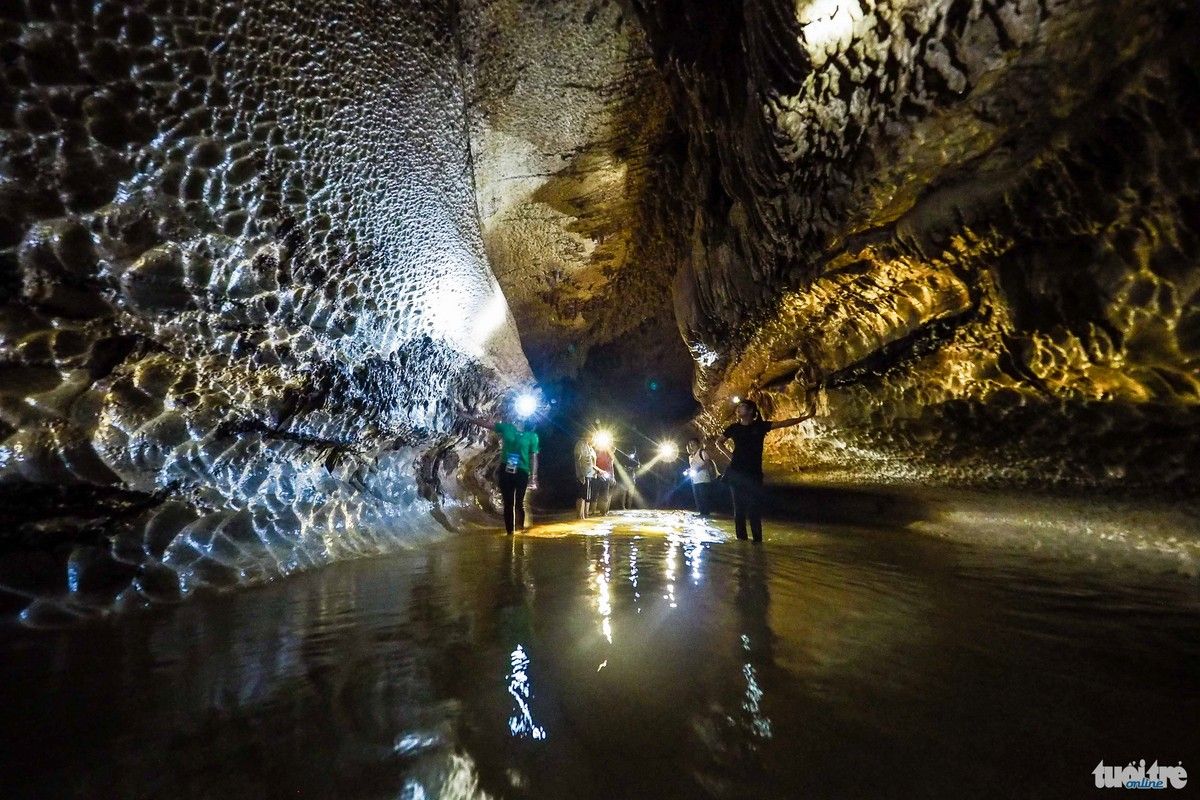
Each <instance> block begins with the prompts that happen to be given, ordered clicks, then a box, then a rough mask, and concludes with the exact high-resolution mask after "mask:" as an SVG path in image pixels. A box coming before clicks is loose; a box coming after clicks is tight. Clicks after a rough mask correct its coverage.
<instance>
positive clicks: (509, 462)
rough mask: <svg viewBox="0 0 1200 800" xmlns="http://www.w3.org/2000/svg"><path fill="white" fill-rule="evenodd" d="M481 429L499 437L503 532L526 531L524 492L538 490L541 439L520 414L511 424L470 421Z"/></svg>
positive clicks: (475, 419)
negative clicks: (539, 440)
mask: <svg viewBox="0 0 1200 800" xmlns="http://www.w3.org/2000/svg"><path fill="white" fill-rule="evenodd" d="M468 420H469V421H470V422H472V423H474V424H476V425H478V426H479V427H481V428H487V429H488V430H492V431H495V432H496V433H497V434H499V436H500V470H499V472H498V473H497V475H496V483H498V484H499V485H500V500H501V505H502V506H503V507H504V531H505V532H506V533H507V534H508V535H509V536H512V535H513V532H514V531H517V530H525V490H526V489H536V488H537V474H538V451H539V449H540V447H539V444H538V435H537V432H536V431H533V430H531V429H530V425H529V421H528V420H526V419H525V418H524V417H522V416H521V415H519V414H514V415H513V421H512V422H500V421H499V420H498V419H496V418H494V417H493V418H491V419H489V418H487V417H468Z"/></svg>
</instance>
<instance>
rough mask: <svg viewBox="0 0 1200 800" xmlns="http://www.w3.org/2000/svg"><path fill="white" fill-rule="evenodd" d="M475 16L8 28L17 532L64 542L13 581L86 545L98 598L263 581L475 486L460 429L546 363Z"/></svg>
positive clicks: (12, 476) (13, 534)
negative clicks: (472, 36) (470, 105)
mask: <svg viewBox="0 0 1200 800" xmlns="http://www.w3.org/2000/svg"><path fill="white" fill-rule="evenodd" d="M451 12H452V9H449V8H447V7H446V6H445V4H442V3H436V2H429V3H421V4H417V6H412V5H410V4H399V3H396V4H392V3H383V4H379V3H367V2H353V1H352V0H336V1H335V2H330V3H305V4H300V6H298V7H297V6H296V4H294V3H287V2H278V1H276V0H259V1H258V2H250V3H242V2H217V1H216V0H213V1H212V2H201V3H166V2H147V3H135V2H128V3H127V2H99V3H94V4H93V3H86V4H81V3H66V2H61V3H60V2H54V3H51V2H44V1H43V0H28V2H24V3H21V2H18V3H15V4H7V5H6V6H5V7H4V9H3V10H2V11H0V17H2V18H3V22H0V25H2V32H3V39H4V40H5V42H6V44H5V50H4V61H5V69H4V73H3V84H2V86H0V98H2V105H0V124H2V125H3V136H4V139H3V149H2V157H3V167H2V170H3V172H2V174H3V181H2V183H0V236H2V237H3V241H0V247H3V250H2V253H3V255H2V258H3V261H2V262H0V287H2V290H3V296H2V298H0V299H2V300H3V306H2V308H0V440H2V443H0V492H3V494H2V495H0V497H2V498H3V499H2V501H0V502H2V504H3V507H4V510H3V512H2V513H0V519H3V521H4V523H5V527H6V530H5V532H4V534H3V535H4V537H5V539H6V541H5V542H4V545H5V548H6V549H10V548H13V547H15V548H19V549H25V548H27V547H28V548H32V549H33V550H34V551H35V552H36V553H37V557H36V558H35V557H34V556H29V555H26V556H25V557H23V558H22V559H19V560H17V561H16V563H15V565H14V562H13V561H12V560H11V559H10V561H9V568H8V569H6V570H5V574H4V575H3V576H2V578H0V583H3V584H4V585H5V586H6V587H7V588H8V589H9V590H10V592H12V591H15V592H17V593H18V594H21V593H23V590H25V589H26V588H30V591H33V589H36V591H38V592H41V591H43V590H44V589H45V580H44V575H43V574H42V573H47V574H56V573H57V572H58V567H57V565H58V564H59V562H61V561H62V560H63V559H64V558H65V560H66V562H67V569H66V570H63V571H62V573H61V574H62V575H64V576H65V578H64V579H60V580H59V583H62V581H63V580H65V583H62V585H61V586H60V587H59V588H61V589H62V590H64V591H68V592H70V593H71V595H72V596H74V597H76V598H77V599H78V600H79V601H80V602H81V603H82V602H83V601H84V600H87V599H89V598H90V599H93V600H95V601H96V602H99V603H101V604H103V603H105V602H107V601H110V600H111V599H112V595H113V594H114V593H115V592H118V591H122V590H123V589H124V591H123V593H122V595H121V597H120V600H121V602H122V603H129V604H137V603H140V602H142V601H143V600H144V599H145V598H146V597H164V596H165V597H171V596H176V595H178V593H179V592H180V591H183V592H187V591H189V590H190V589H192V588H194V587H196V586H199V585H218V586H220V585H229V584H235V583H241V582H245V581H248V580H253V579H256V578H262V577H268V576H270V575H274V574H278V573H280V572H284V573H286V572H288V571H291V570H293V569H297V568H300V567H304V566H307V565H313V564H321V563H324V562H327V561H329V560H330V559H333V558H338V557H344V556H347V555H354V554H358V553H366V552H376V551H378V550H379V549H381V548H383V547H386V546H388V545H389V544H391V543H393V542H395V541H397V540H399V539H402V538H403V537H404V536H405V535H406V533H407V532H406V531H405V530H404V528H405V526H406V525H411V526H414V527H421V526H423V525H425V524H426V523H425V521H426V520H428V519H429V518H428V515H427V513H425V512H426V511H428V510H429V509H430V507H431V505H433V506H436V505H437V504H438V497H439V494H441V495H445V496H448V497H449V498H450V499H451V500H453V498H454V497H455V496H456V494H457V493H456V492H455V491H454V489H453V486H452V485H451V484H453V483H454V481H455V476H456V474H457V472H459V471H460V470H456V469H454V467H455V465H456V464H458V462H459V460H460V459H461V458H464V457H468V458H469V457H470V456H472V455H474V454H475V453H476V452H477V451H478V447H477V446H473V443H472V442H471V441H470V440H466V439H464V437H463V433H464V431H462V430H461V429H460V428H459V427H458V426H457V424H456V419H457V413H458V412H459V411H460V410H461V409H462V408H463V407H471V408H480V407H486V406H487V405H488V404H489V403H492V402H494V401H495V400H496V398H497V397H498V396H499V393H500V392H501V391H502V390H503V389H504V388H505V387H506V386H508V385H510V384H514V383H518V382H521V381H523V380H524V379H526V378H527V377H528V374H529V373H528V367H527V365H526V362H525V359H524V356H523V355H522V353H521V350H520V345H519V342H518V339H517V336H516V332H515V329H514V327H513V324H512V320H511V317H510V315H509V314H508V310H507V305H506V303H505V300H504V297H503V295H502V293H501V291H500V289H499V287H498V285H497V283H496V281H495V279H494V278H493V277H492V275H491V273H490V272H489V270H488V268H487V265H486V263H485V260H484V254H483V246H482V240H481V238H480V235H479V225H478V221H477V218H476V210H475V200H474V189H473V184H472V175H471V169H470V160H469V149H468V146H467V135H466V117H465V113H464V98H463V93H462V84H461V80H460V74H461V70H460V62H459V49H458V40H457V38H456V30H457V19H456V17H455V16H454V15H453V14H452V13H451ZM31 559H32V561H31ZM39 581H40V582H39ZM26 584H30V586H29V587H27V586H26ZM125 587H129V588H125ZM63 609H74V610H79V606H78V605H76V606H71V605H66V606H62V607H56V610H55V613H57V611H61V610H63ZM26 613H27V616H30V617H32V618H37V617H38V616H39V615H45V613H49V612H46V610H45V609H40V608H39V607H37V606H35V607H33V608H32V609H30V611H28V612H26Z"/></svg>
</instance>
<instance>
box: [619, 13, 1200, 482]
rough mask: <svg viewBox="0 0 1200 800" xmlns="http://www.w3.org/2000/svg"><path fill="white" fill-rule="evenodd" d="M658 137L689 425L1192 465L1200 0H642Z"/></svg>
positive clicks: (881, 445)
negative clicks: (669, 211)
mask: <svg viewBox="0 0 1200 800" xmlns="http://www.w3.org/2000/svg"><path fill="white" fill-rule="evenodd" d="M637 6H638V8H639V11H640V16H641V19H642V20H643V21H644V24H645V25H646V28H647V31H648V39H649V41H650V42H651V44H652V49H653V51H654V53H655V59H656V63H657V64H658V66H659V68H660V69H661V70H662V72H663V74H664V75H665V76H666V80H667V83H668V86H669V90H670V92H671V96H672V98H673V107H674V109H675V112H676V114H677V115H678V117H679V118H680V119H681V120H682V122H681V125H682V126H683V127H684V129H685V130H686V132H687V145H686V152H685V153H684V154H683V155H682V156H681V157H680V163H681V164H682V167H681V172H682V173H683V175H684V180H683V188H682V191H681V192H680V196H681V198H682V202H683V204H684V207H685V210H684V211H683V212H682V213H680V214H679V215H678V216H679V218H680V219H681V220H682V222H681V224H680V225H679V226H678V230H679V237H678V238H679V239H680V240H681V241H685V242H686V243H687V244H686V245H684V246H683V247H681V249H680V251H679V252H678V253H677V258H678V261H679V265H680V268H679V270H678V273H677V275H676V279H675V284H674V301H675V308H676V312H677V316H678V321H679V325H680V330H681V332H682V334H683V336H684V338H685V340H686V342H687V344H688V346H689V348H690V350H691V352H692V354H693V356H694V357H695V359H696V361H697V364H698V365H699V370H698V376H697V382H696V387H697V394H698V397H699V398H700V399H701V400H702V401H703V402H704V403H705V406H706V414H705V416H704V418H703V422H704V424H705V425H706V426H707V427H709V429H717V428H719V427H720V426H721V425H722V424H723V423H724V422H727V421H728V419H729V418H730V416H731V414H732V404H731V402H730V401H731V399H732V398H733V397H735V396H747V395H751V396H754V397H756V398H758V399H759V400H760V401H761V402H762V404H763V405H764V406H765V407H766V408H767V410H768V411H769V412H770V413H772V414H774V415H775V416H777V417H778V416H785V415H790V414H792V413H794V412H798V411H800V410H802V409H805V408H807V407H808V406H810V405H815V406H816V408H817V410H818V411H819V412H820V413H821V416H820V417H819V418H818V419H817V420H815V421H812V422H809V423H805V424H804V425H803V426H801V427H800V428H797V429H793V430H792V431H789V432H787V433H779V434H774V435H773V436H772V438H771V439H770V440H769V453H768V456H769V458H770V459H771V460H772V461H773V462H774V465H775V469H776V471H777V473H779V474H784V473H800V474H803V475H807V476H809V477H821V478H828V479H843V480H852V481H864V480H867V481H896V480H922V481H930V480H932V481H947V482H966V483H981V482H982V483H1010V484H1012V483H1017V484H1035V485H1059V486H1061V485H1082V486H1095V485H1106V486H1113V487H1124V488H1126V489H1133V490H1141V489H1145V488H1153V489H1155V490H1166V491H1179V492H1188V491H1193V489H1192V483H1193V481H1192V476H1193V475H1194V474H1196V470H1197V469H1198V468H1200V446H1198V444H1200V414H1198V413H1197V405H1198V403H1200V375H1198V373H1197V363H1198V362H1197V359H1198V358H1200V349H1198V348H1200V345H1198V342H1200V337H1198V335H1197V331H1200V325H1198V320H1200V304H1198V302H1197V296H1196V291H1197V289H1198V288H1200V270H1198V269H1197V258H1198V257H1200V243H1198V242H1200V240H1198V237H1200V60H1198V58H1197V54H1196V53H1197V51H1196V48H1195V42H1196V41H1198V40H1200V22H1198V20H1200V9H1198V7H1197V6H1196V5H1195V4H1194V3H1191V2H1183V1H1182V0H1167V1H1166V2H1159V1H1158V0H1155V1H1154V2H1149V1H1148V0H1122V1H1121V2H1112V3H1091V2H1083V1H1082V0H1058V1H1057V2H1046V1H1045V0H1041V1H1040V2H1037V1H1035V0H878V2H872V1H869V0H799V1H798V2H792V0H787V1H786V2H785V1H784V0H743V1H742V2H731V3H716V2H711V3H705V2H702V3H694V2H685V0H641V2H638V3H637Z"/></svg>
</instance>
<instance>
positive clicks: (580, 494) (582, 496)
mask: <svg viewBox="0 0 1200 800" xmlns="http://www.w3.org/2000/svg"><path fill="white" fill-rule="evenodd" d="M575 498H576V499H578V500H582V501H583V502H585V503H590V502H592V479H591V478H584V479H583V480H576V481H575Z"/></svg>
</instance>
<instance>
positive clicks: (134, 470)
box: [0, 0, 1200, 618]
mask: <svg viewBox="0 0 1200 800" xmlns="http://www.w3.org/2000/svg"><path fill="white" fill-rule="evenodd" d="M1198 34H1200V13H1198V12H1197V9H1196V7H1195V4H1194V3H1193V2H1190V0H1120V1H1119V2H1112V3H1105V4H1099V3H1092V2H1085V0H561V2H554V3H546V2H539V1H538V0H421V2H416V3H400V2H374V3H370V2H364V1H363V0H331V2H327V3H302V4H299V5H298V6H297V4H294V3H284V2H282V1H281V0H248V2H236V3H235V2H232V1H228V2H221V0H200V1H199V2H191V3H183V2H174V1H172V0H140V1H138V2H135V1H134V0H129V1H128V2H121V1H118V0H102V1H101V2H96V3H73V2H68V1H67V0H20V1H18V2H13V3H8V4H6V5H5V6H4V7H3V8H2V9H0V40H2V41H3V42H4V45H3V51H2V55H3V71H2V72H0V81H2V83H0V131H2V133H0V135H2V136H3V139H2V140H0V505H2V508H3V510H2V511H0V523H3V524H4V526H5V532H4V533H3V534H0V539H2V541H0V546H2V547H3V548H4V549H5V550H7V551H9V554H10V557H7V558H6V559H4V564H5V566H4V567H2V568H0V585H3V586H5V587H7V589H8V590H9V594H10V595H14V596H17V597H19V598H21V602H22V603H24V602H27V601H29V600H30V599H31V598H32V597H34V596H35V595H38V594H44V593H45V592H46V586H48V585H49V586H50V587H51V592H50V593H52V594H53V593H54V591H53V590H54V589H55V586H54V584H55V583H56V582H57V583H58V584H59V585H58V586H57V587H56V588H57V590H59V592H60V593H65V594H66V595H67V596H69V597H71V598H74V599H73V601H72V602H73V603H74V605H72V604H71V603H67V604H59V605H57V606H54V607H53V608H52V609H51V608H50V607H45V606H39V605H35V606H34V607H33V609H32V610H31V612H30V614H29V615H30V617H31V618H41V617H39V615H42V616H49V615H50V614H51V612H52V611H54V612H55V613H57V612H60V611H64V610H65V611H66V612H68V613H69V612H71V611H72V609H73V610H74V611H79V610H80V609H81V608H82V607H83V606H85V605H88V604H87V603H84V602H83V601H84V600H85V599H87V598H91V599H92V600H94V601H95V604H98V605H104V604H105V603H107V602H109V601H111V600H112V599H113V597H114V596H117V595H118V594H119V596H120V598H121V602H123V603H128V604H132V605H137V604H139V603H142V602H145V601H146V599H147V598H150V597H174V596H177V595H178V594H179V592H180V591H181V590H182V591H183V592H187V591H188V590H190V589H191V588H193V587H195V586H200V585H228V584H235V583H241V582H244V581H247V580H253V579H256V578H263V577H269V576H270V575H274V574H278V573H280V572H288V571H290V570H293V569H296V568H300V567H303V566H306V565H310V564H319V563H324V562H326V561H328V560H330V559H333V558H337V557H340V556H344V555H352V554H356V553H364V552H376V551H378V550H380V549H383V548H385V547H388V546H390V545H392V544H394V543H395V542H397V541H399V540H402V539H404V538H405V537H407V536H410V535H411V534H412V531H414V530H418V529H420V528H422V527H423V526H425V525H427V524H428V520H429V512H431V511H433V512H435V513H445V512H447V511H451V510H453V509H454V508H455V507H457V506H458V505H460V504H462V503H468V502H469V501H468V499H467V498H468V494H469V493H468V492H466V491H465V490H464V489H463V488H462V487H461V486H460V485H459V483H460V481H467V482H468V483H471V484H472V485H475V486H476V487H477V488H481V489H486V486H484V485H483V484H482V483H481V481H483V480H484V479H483V476H482V471H483V470H484V468H485V467H486V465H487V463H488V453H487V452H486V451H485V450H483V449H482V448H481V444H482V440H481V439H480V437H478V436H474V435H473V434H471V433H470V432H468V431H466V430H464V429H463V428H462V427H461V426H460V425H458V424H457V423H456V417H457V414H458V412H459V411H460V410H462V409H464V408H469V409H473V410H480V409H485V408H490V407H494V406H495V404H496V403H497V402H498V401H499V400H500V399H501V398H502V397H503V395H504V392H505V391H506V390H507V389H509V388H511V387H513V386H515V385H518V384H521V383H523V382H525V381H527V380H528V379H529V378H530V377H531V371H530V367H529V364H532V366H533V373H536V374H537V376H538V377H539V378H544V379H552V378H555V377H560V376H563V375H572V374H575V375H585V376H586V375H592V376H593V377H595V376H600V379H601V380H602V381H610V382H611V381H616V382H617V383H615V384H614V385H618V386H624V384H621V383H619V381H621V380H626V378H627V377H628V375H629V374H631V373H634V372H637V367H638V366H639V365H640V366H643V367H645V368H646V369H648V370H662V371H664V372H667V373H670V374H671V375H673V376H675V377H676V379H678V380H679V381H682V380H683V376H686V375H687V374H688V373H689V372H690V371H691V370H692V369H693V368H694V391H695V394H696V397H697V399H698V400H700V402H701V403H702V405H703V407H704V412H703V413H702V415H701V417H700V420H699V422H700V424H701V426H702V427H704V428H706V429H708V430H709V431H712V430H715V429H718V428H719V427H720V426H721V425H722V424H723V423H724V422H725V421H727V420H728V418H729V416H730V411H731V403H730V400H731V399H732V398H733V397H744V396H753V397H756V398H757V399H759V400H760V401H761V403H762V404H763V405H764V406H765V408H766V410H767V411H768V412H769V413H773V414H777V415H778V414H788V413H791V412H794V411H797V410H799V409H801V408H804V407H808V406H810V405H812V404H814V403H815V404H816V405H817V406H818V407H819V410H820V411H821V412H822V414H821V417H820V418H819V419H818V420H816V421H814V422H810V423H806V424H805V425H804V426H802V428H800V429H797V430H796V431H795V432H793V433H789V434H780V435H778V438H774V439H773V440H772V443H771V447H770V452H769V458H770V460H771V461H772V464H773V469H774V470H775V472H776V474H777V475H786V474H791V473H801V474H804V475H807V476H809V477H814V476H815V477H820V478H822V479H838V480H850V481H872V482H881V481H882V482H893V481H935V482H959V483H971V484H980V483H982V484H1005V485H1014V484H1021V485H1038V486H1053V487H1062V486H1077V487H1078V486H1084V487H1104V488H1106V489H1114V490H1125V491H1129V490H1132V491H1144V490H1146V489H1147V488H1153V489H1154V490H1155V491H1160V492H1168V493H1174V494H1181V493H1187V492H1189V491H1190V484H1191V476H1192V474H1194V472H1195V470H1196V468H1197V467H1198V466H1200V447H1198V444H1200V435H1198V432H1200V418H1198V416H1197V415H1198V412H1197V407H1198V404H1200V379H1198V376H1197V369H1196V367H1197V359H1198V358H1200V306H1198V305H1197V303H1196V300H1195V293H1196V290H1197V288H1200V277H1198V276H1200V271H1198V270H1197V269H1196V263H1197V256H1198V254H1200V245H1198V241H1200V240H1198V237H1200V141H1198V139H1197V137H1198V136H1200V62H1198V60H1197V56H1196V54H1195V48H1194V42H1195V41H1196V40H1197V38H1198ZM510 307H511V309H512V311H511V313H510V311H509V308H510ZM518 329H519V330H520V331H521V337H522V339H523V341H524V344H525V348H524V351H522V347H521V343H520V342H519V341H518V337H517V330H518ZM526 354H528V357H529V362H528V363H527V362H526ZM688 354H690V356H691V358H690V359H688V357H687V356H688ZM618 394H619V392H618ZM481 494H483V495H486V491H483V492H482V493H481ZM442 519H443V520H444V519H445V518H444V517H442ZM64 567H65V568H64ZM46 576H51V577H50V578H47V577H46ZM54 576H60V577H54ZM61 576H66V577H61ZM14 593H15V594H14Z"/></svg>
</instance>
